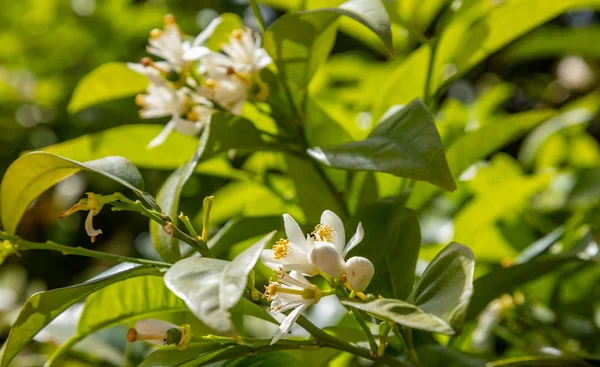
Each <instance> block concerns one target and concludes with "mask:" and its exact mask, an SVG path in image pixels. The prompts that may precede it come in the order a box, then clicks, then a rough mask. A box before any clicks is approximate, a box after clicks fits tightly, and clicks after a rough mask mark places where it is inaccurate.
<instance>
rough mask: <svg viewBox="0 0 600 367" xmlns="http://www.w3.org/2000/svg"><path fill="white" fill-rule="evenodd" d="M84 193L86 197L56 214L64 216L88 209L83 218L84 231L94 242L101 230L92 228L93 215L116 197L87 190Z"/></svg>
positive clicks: (60, 216) (115, 199)
mask: <svg viewBox="0 0 600 367" xmlns="http://www.w3.org/2000/svg"><path fill="white" fill-rule="evenodd" d="M86 195H87V199H81V200H79V202H77V204H75V205H73V206H72V207H70V208H69V209H67V210H65V211H64V212H61V213H60V214H59V215H58V218H59V219H63V218H66V217H68V216H69V215H71V214H73V213H75V212H77V211H79V210H88V211H89V212H88V215H87V217H86V219H85V231H86V232H87V234H88V236H90V239H91V240H92V242H94V241H95V240H96V236H98V235H100V234H102V230H100V229H94V225H93V223H92V220H93V218H94V216H96V215H97V214H98V213H100V211H101V210H102V207H103V206H104V205H105V204H108V203H110V202H113V201H117V200H118V199H117V197H115V196H114V195H98V194H94V193H92V192H88V193H86Z"/></svg>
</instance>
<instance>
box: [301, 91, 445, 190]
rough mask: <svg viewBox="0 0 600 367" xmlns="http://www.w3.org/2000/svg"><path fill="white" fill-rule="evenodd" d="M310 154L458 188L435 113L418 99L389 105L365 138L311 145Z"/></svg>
mask: <svg viewBox="0 0 600 367" xmlns="http://www.w3.org/2000/svg"><path fill="white" fill-rule="evenodd" d="M308 154H309V155H310V156H312V157H313V158H314V159H316V160H317V161H319V162H321V163H323V164H325V165H328V166H331V167H336V168H343V169H350V170H365V171H375V172H386V173H391V174H393V175H395V176H400V177H406V178H411V179H415V180H421V181H427V182H430V183H432V184H434V185H437V186H439V187H441V188H443V189H446V190H448V191H454V190H456V184H455V183H454V179H453V178H452V174H451V173H450V168H449V167H448V163H447V162H446V156H445V154H444V146H443V145H442V141H441V139H440V135H439V134H438V131H437V128H436V126H435V122H434V121H433V117H432V116H431V114H430V113H429V110H428V109H427V107H426V106H425V104H423V102H421V101H420V100H418V99H417V100H414V101H413V102H411V103H410V104H409V105H407V106H406V107H403V108H392V109H390V111H388V113H387V114H386V116H384V118H383V119H382V121H381V122H380V123H379V125H377V127H375V129H374V130H373V132H371V134H370V135H369V136H368V137H367V138H366V139H365V140H362V141H357V142H351V143H347V144H342V145H339V146H335V147H331V148H327V147H325V148H320V147H315V148H309V149H308Z"/></svg>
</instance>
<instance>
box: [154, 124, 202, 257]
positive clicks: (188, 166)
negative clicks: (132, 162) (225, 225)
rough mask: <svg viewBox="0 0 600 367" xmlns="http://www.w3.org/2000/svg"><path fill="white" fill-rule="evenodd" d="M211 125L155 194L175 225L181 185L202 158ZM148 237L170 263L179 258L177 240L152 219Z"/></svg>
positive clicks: (163, 210)
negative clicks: (193, 151) (190, 155)
mask: <svg viewBox="0 0 600 367" xmlns="http://www.w3.org/2000/svg"><path fill="white" fill-rule="evenodd" d="M210 132H211V126H210V124H207V125H206V126H205V127H204V130H203V132H202V137H201V138H200V142H199V143H198V148H197V150H196V152H195V153H194V156H193V157H192V158H191V159H190V160H189V161H188V162H187V163H185V164H184V165H183V166H181V167H180V168H179V169H177V170H176V171H175V172H173V173H172V174H171V175H170V176H169V178H167V181H166V182H165V183H164V184H163V185H162V187H161V188H160V191H159V192H158V194H157V195H156V201H157V202H158V205H160V207H161V208H162V212H163V213H164V214H166V215H167V216H168V217H169V218H170V219H171V220H172V221H173V223H174V224H175V225H177V223H178V220H177V218H178V215H179V199H180V197H181V191H182V190H183V186H184V185H185V183H186V182H187V181H188V180H189V178H190V177H191V176H192V174H193V173H194V169H195V168H196V165H197V164H198V161H199V160H200V159H201V158H202V155H203V154H204V152H205V149H206V146H207V141H208V140H209V139H210ZM150 237H151V238H152V243H154V247H155V248H156V251H157V252H158V254H159V255H160V257H161V258H162V259H163V260H165V261H168V262H170V263H174V262H176V261H178V260H179V259H181V252H180V249H179V240H178V239H177V238H174V237H173V236H169V235H167V234H166V233H165V231H164V229H163V228H162V226H161V225H160V224H158V223H156V222H155V221H153V220H150Z"/></svg>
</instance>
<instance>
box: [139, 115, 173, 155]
mask: <svg viewBox="0 0 600 367" xmlns="http://www.w3.org/2000/svg"><path fill="white" fill-rule="evenodd" d="M174 128H175V121H173V120H171V121H169V122H168V123H167V124H166V125H165V128H164V129H162V131H161V132H160V134H158V135H156V137H155V138H154V139H152V141H150V143H148V145H147V146H146V148H148V149H152V148H154V147H157V146H159V145H161V144H162V143H164V142H165V140H167V138H168V137H169V135H170V134H171V132H172V131H173V129H174Z"/></svg>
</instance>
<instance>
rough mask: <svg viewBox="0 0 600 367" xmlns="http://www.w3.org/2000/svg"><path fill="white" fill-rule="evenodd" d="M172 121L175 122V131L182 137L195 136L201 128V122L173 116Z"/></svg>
mask: <svg viewBox="0 0 600 367" xmlns="http://www.w3.org/2000/svg"><path fill="white" fill-rule="evenodd" d="M173 121H175V130H177V132H179V133H181V134H183V135H196V134H198V133H199V132H200V130H201V129H202V126H203V123H202V122H199V121H189V120H186V119H184V118H181V117H179V116H173Z"/></svg>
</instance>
